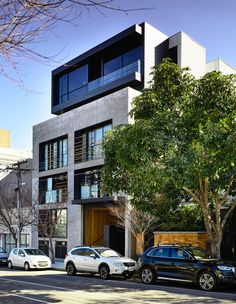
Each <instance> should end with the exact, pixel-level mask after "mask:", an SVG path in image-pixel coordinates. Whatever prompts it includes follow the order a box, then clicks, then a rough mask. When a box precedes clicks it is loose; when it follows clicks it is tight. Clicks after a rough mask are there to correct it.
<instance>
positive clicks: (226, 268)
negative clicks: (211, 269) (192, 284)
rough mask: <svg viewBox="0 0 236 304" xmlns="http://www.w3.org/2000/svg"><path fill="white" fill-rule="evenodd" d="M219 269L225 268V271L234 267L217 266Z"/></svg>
mask: <svg viewBox="0 0 236 304" xmlns="http://www.w3.org/2000/svg"><path fill="white" fill-rule="evenodd" d="M217 268H218V269H220V270H223V271H230V270H231V271H232V270H233V267H231V266H217Z"/></svg>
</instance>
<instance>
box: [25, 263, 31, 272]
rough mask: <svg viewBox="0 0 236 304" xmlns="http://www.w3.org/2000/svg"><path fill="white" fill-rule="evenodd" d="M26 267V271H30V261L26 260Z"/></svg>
mask: <svg viewBox="0 0 236 304" xmlns="http://www.w3.org/2000/svg"><path fill="white" fill-rule="evenodd" d="M24 269H25V271H29V270H30V265H29V263H28V262H25V265H24Z"/></svg>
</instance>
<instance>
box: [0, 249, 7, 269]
mask: <svg viewBox="0 0 236 304" xmlns="http://www.w3.org/2000/svg"><path fill="white" fill-rule="evenodd" d="M7 261H8V253H7V252H6V250H4V249H3V248H2V247H0V264H6V265H7Z"/></svg>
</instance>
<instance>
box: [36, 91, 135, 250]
mask: <svg viewBox="0 0 236 304" xmlns="http://www.w3.org/2000/svg"><path fill="white" fill-rule="evenodd" d="M139 94H140V92H139V91H136V90H134V89H132V88H130V87H127V88H124V89H122V90H120V91H118V92H114V93H112V94H109V95H107V96H105V97H102V98H100V99H97V100H95V101H93V102H91V103H88V104H85V105H83V106H81V107H79V108H76V109H74V110H73V111H69V112H67V113H64V114H61V115H59V116H57V117H54V118H52V119H50V120H47V121H45V122H42V123H40V124H38V125H35V126H34V127H33V145H34V146H33V151H34V157H33V167H34V168H35V170H34V171H33V176H32V185H33V188H32V191H33V197H34V198H35V199H36V198H37V197H38V195H39V192H38V191H39V190H38V189H39V188H38V183H39V178H41V177H45V176H48V174H49V172H48V171H44V172H39V161H38V160H39V154H38V153H39V149H38V147H39V144H40V143H42V142H45V141H48V140H50V139H54V138H58V137H60V136H61V135H65V134H67V135H68V166H66V167H62V168H56V169H53V170H50V175H54V174H59V173H65V172H66V173H67V174H68V202H67V204H66V208H67V210H68V214H67V217H68V222H67V223H68V224H67V225H68V226H67V229H68V230H67V231H68V237H67V248H68V250H69V249H71V248H72V247H73V246H75V245H82V244H83V206H82V205H73V204H71V201H73V200H74V171H75V170H79V169H85V168H88V167H95V166H99V165H102V164H103V162H104V160H103V159H97V160H91V161H88V162H86V163H79V164H74V133H75V132H76V131H78V130H80V129H84V128H86V127H88V126H93V125H97V124H99V123H100V122H103V121H108V120H111V121H112V126H113V128H115V127H117V126H120V125H125V124H129V123H131V122H132V120H131V118H130V117H129V116H128V113H129V111H130V110H131V103H132V100H133V98H134V97H135V96H138V95H139ZM33 239H34V246H37V243H38V235H37V231H35V235H34V238H33ZM63 240H64V239H63ZM55 241H57V239H55ZM64 241H65V240H64Z"/></svg>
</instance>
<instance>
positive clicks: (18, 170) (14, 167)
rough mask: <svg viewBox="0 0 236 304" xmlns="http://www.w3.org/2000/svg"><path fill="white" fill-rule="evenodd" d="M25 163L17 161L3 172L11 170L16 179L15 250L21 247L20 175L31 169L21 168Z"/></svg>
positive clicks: (25, 161) (21, 184)
mask: <svg viewBox="0 0 236 304" xmlns="http://www.w3.org/2000/svg"><path fill="white" fill-rule="evenodd" d="M25 163H27V160H22V161H18V162H17V163H15V164H12V165H10V166H7V167H6V168H5V170H11V171H14V172H15V174H16V177H17V188H15V191H16V194H17V202H16V208H17V225H16V226H17V248H19V247H20V245H21V229H22V223H21V203H22V202H21V187H22V186H23V183H22V173H27V172H30V171H31V170H32V169H28V168H22V167H21V165H23V164H25Z"/></svg>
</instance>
